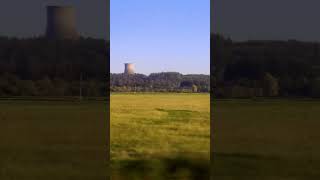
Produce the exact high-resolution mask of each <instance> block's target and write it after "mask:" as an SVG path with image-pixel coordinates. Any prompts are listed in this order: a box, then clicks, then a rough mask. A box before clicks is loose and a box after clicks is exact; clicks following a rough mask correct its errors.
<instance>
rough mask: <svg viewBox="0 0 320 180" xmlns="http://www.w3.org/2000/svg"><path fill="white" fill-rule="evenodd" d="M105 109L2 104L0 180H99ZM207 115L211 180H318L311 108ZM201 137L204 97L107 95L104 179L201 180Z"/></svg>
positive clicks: (247, 108)
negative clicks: (111, 170)
mask: <svg viewBox="0 0 320 180" xmlns="http://www.w3.org/2000/svg"><path fill="white" fill-rule="evenodd" d="M106 109H107V106H106V103H105V102H103V101H83V102H76V101H74V102H73V101H53V100H52V101H26V100H1V101H0V142H1V143H0V179H4V180H7V179H9V180H11V179H30V180H37V179H48V180H51V179H52V180H57V179H59V180H60V179H77V180H78V179H106V176H107V168H106V160H105V158H106V156H105V155H106V140H107V138H106V122H105V121H104V119H107V118H106V116H107V112H106ZM213 114H214V116H213V118H214V126H213V129H214V137H215V139H214V151H215V155H214V157H213V158H214V159H213V160H214V161H213V162H214V163H213V166H211V167H212V172H213V179H219V180H229V179H230V180H231V179H232V180H233V179H237V180H238V179H240V180H248V179H250V180H255V179H257V180H305V179H308V180H309V179H315V180H316V179H319V177H320V171H319V169H320V141H319V139H320V131H319V127H320V121H319V117H320V101H315V100H277V99H275V100H216V101H215V102H214V106H213ZM209 128H210V127H209V95H205V94H202V95H200V94H192V95H190V94H112V96H111V157H112V165H114V167H116V168H119V169H118V170H120V171H116V172H115V178H113V179H121V178H122V179H124V178H123V177H121V175H135V176H136V179H142V178H141V177H143V179H157V177H161V176H160V175H162V177H163V174H165V173H167V174H170V173H171V174H175V175H176V177H179V175H181V176H184V175H185V174H188V173H190V172H188V171H193V172H192V173H194V172H196V173H195V174H193V175H192V178H193V179H203V178H202V177H201V175H203V174H206V173H208V170H207V167H208V154H209V152H208V151H209ZM195 157H196V158H195ZM179 168H180V169H182V171H179ZM121 170H123V171H121ZM119 172H120V176H119ZM139 173H140V174H139ZM179 173H181V174H179ZM157 175H159V176H157ZM171 178H172V177H171ZM131 179H133V178H131ZM166 179H169V178H166ZM172 179H174V178H172Z"/></svg>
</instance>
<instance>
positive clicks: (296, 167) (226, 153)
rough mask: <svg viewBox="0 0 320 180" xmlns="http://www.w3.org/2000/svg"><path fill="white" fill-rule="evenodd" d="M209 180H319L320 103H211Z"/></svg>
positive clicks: (287, 101) (295, 101)
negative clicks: (211, 142)
mask: <svg viewBox="0 0 320 180" xmlns="http://www.w3.org/2000/svg"><path fill="white" fill-rule="evenodd" d="M214 120H215V121H214V127H213V128H214V132H215V133H214V137H215V139H214V151H215V156H214V166H213V172H214V178H215V179H219V180H220V179H221V180H229V179H230V180H231V179H240V180H242V179H243V180H247V179H250V180H251V179H253V180H255V179H259V180H264V179H268V180H278V179H279V180H282V179H290V180H291V179H295V180H296V179H299V180H300V179H301V180H305V179H308V180H309V179H319V178H320V171H319V169H320V141H319V140H320V131H319V127H320V102H319V101H314V100H265V101H252V100H228V101H221V100H220V101H219V100H217V101H215V102H214Z"/></svg>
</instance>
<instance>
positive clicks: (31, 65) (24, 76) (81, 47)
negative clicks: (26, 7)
mask: <svg viewBox="0 0 320 180" xmlns="http://www.w3.org/2000/svg"><path fill="white" fill-rule="evenodd" d="M108 50H109V42H108V41H106V40H101V39H92V38H80V39H79V40H48V39H46V38H40V37H35V38H26V39H17V38H8V37H0V96H78V95H79V93H80V92H81V93H82V95H83V96H105V95H107V89H108V87H107V83H106V81H107V79H108V78H109V75H108V69H109V63H108V59H109V51H108Z"/></svg>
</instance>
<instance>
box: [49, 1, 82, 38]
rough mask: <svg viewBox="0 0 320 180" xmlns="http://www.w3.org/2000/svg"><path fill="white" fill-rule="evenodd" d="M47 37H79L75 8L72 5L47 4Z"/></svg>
mask: <svg viewBox="0 0 320 180" xmlns="http://www.w3.org/2000/svg"><path fill="white" fill-rule="evenodd" d="M46 37H47V38H49V39H78V38H79V34H78V32H77V28H76V15H75V9H74V8H73V7H72V6H47V29H46Z"/></svg>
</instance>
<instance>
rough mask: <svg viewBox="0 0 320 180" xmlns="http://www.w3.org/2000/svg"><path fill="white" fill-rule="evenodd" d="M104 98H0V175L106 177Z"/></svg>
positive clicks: (35, 179)
mask: <svg viewBox="0 0 320 180" xmlns="http://www.w3.org/2000/svg"><path fill="white" fill-rule="evenodd" d="M103 119H106V103H105V102H102V101H101V102H97V101H94V102H81V103H79V102H69V101H22V100H13V101H3V100H2V101H0V142H1V143H0V179H1V180H2V179H3V180H15V179H28V180H29V179H30V180H38V179H39V180H40V179H41V180H42V179H48V180H51V179H52V180H57V179H59V180H60V179H75V180H79V179H105V178H106V175H107V171H106V160H105V154H106V139H107V138H106V136H105V134H106V122H105V121H103Z"/></svg>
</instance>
